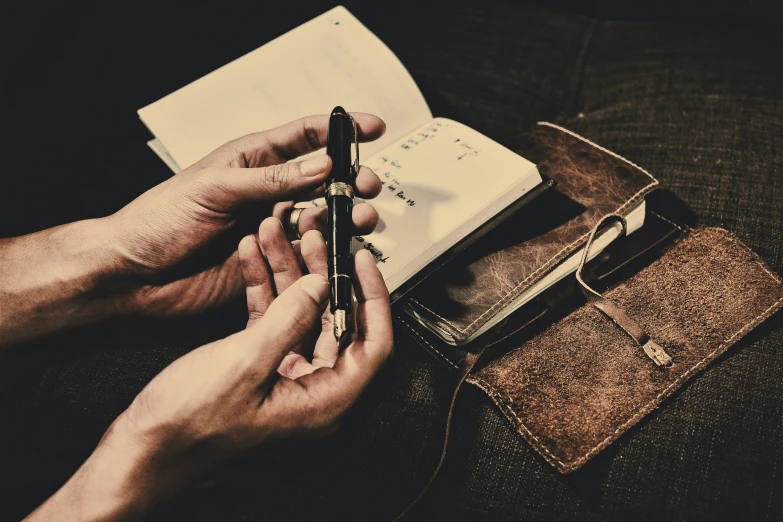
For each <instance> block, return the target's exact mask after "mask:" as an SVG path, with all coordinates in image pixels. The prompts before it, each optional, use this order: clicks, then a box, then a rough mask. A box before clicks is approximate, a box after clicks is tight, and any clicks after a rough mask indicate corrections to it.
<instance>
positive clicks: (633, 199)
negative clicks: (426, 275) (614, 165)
mask: <svg viewBox="0 0 783 522" xmlns="http://www.w3.org/2000/svg"><path fill="white" fill-rule="evenodd" d="M657 184H658V182H657V181H655V182H654V183H650V184H649V185H647V186H645V187H644V188H642V189H641V190H639V191H638V192H637V193H636V194H634V195H633V196H631V198H630V199H628V201H626V202H625V203H624V204H622V205H621V206H620V207H619V208H618V209H617V211H616V212H618V213H622V212H623V211H624V210H625V208H626V207H628V206H630V205H631V204H633V203H636V201H637V199H638V196H639V195H640V194H643V193H645V192H646V191H647V189H649V188H651V187H654V186H656V185H657ZM589 235H590V232H589V231H588V232H587V233H585V234H584V235H583V236H582V237H580V238H579V239H577V240H575V241H573V242H572V243H570V244H569V245H567V246H565V247H563V248H562V250H560V251H559V252H558V253H557V254H555V255H554V257H552V258H550V259H549V261H547V262H546V263H545V264H543V265H541V266H540V267H538V268H537V269H536V270H535V271H534V272H533V273H531V274H530V275H529V276H527V277H526V278H525V279H524V280H523V281H522V282H520V283H519V284H518V285H517V286H515V287H514V288H512V289H511V290H510V291H509V292H508V293H507V294H506V295H504V296H503V297H501V298H500V300H499V301H498V302H496V303H495V304H494V305H492V306H491V307H490V308H489V309H487V310H486V311H485V312H484V313H483V314H481V315H480V316H478V317H477V318H476V319H475V320H474V321H473V322H472V323H470V324H469V325H468V326H466V327H465V329H464V330H463V329H461V328H459V327H458V326H456V325H455V324H453V323H452V322H451V321H449V320H448V319H446V318H444V317H441V316H440V315H438V314H437V313H436V312H433V311H432V310H430V309H429V308H427V307H426V306H424V305H422V304H421V303H420V302H419V301H417V300H415V299H413V298H411V301H413V302H415V303H416V304H418V305H419V306H421V307H422V308H424V309H426V310H428V311H429V312H430V313H432V314H434V315H435V316H437V317H438V319H441V320H442V321H445V322H446V323H448V324H449V325H451V326H452V327H453V328H454V329H456V330H457V331H458V332H460V333H462V334H468V332H470V330H471V328H472V327H473V325H475V324H476V323H477V322H478V321H480V320H481V319H483V318H484V316H486V315H487V314H489V313H492V312H493V311H494V310H495V309H496V308H497V307H498V306H502V305H505V304H506V303H507V302H508V301H509V300H510V299H509V296H510V295H511V294H513V293H514V292H516V291H517V290H518V289H519V288H520V287H521V286H524V285H525V284H527V283H528V282H529V281H530V280H531V279H532V278H534V277H536V276H537V275H538V274H539V273H540V272H542V271H544V270H548V269H549V268H550V267H551V266H552V265H553V264H557V263H559V262H560V261H561V260H563V259H564V258H565V257H567V256H568V253H566V251H568V250H570V249H571V248H572V247H573V246H574V245H576V244H578V243H580V242H582V241H583V240H584V239H585V238H586V237H587V236H589Z"/></svg>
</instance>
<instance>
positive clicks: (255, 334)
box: [242, 274, 329, 378]
mask: <svg viewBox="0 0 783 522" xmlns="http://www.w3.org/2000/svg"><path fill="white" fill-rule="evenodd" d="M328 297H329V285H328V284H327V283H326V279H325V278H324V277H323V276H321V275H318V274H309V275H306V276H304V277H301V278H299V280H298V281H297V282H296V283H294V284H293V285H291V286H289V287H288V288H287V289H286V290H285V292H283V293H282V294H280V296H278V298H277V299H275V300H274V301H273V302H272V304H271V305H270V306H269V308H268V309H267V311H266V314H265V315H264V317H263V318H262V319H261V320H260V321H258V322H257V323H255V324H253V325H252V326H250V327H249V328H247V329H246V330H245V331H244V332H242V333H243V334H244V335H246V336H249V337H250V339H248V342H249V344H250V345H251V346H252V349H253V350H255V352H254V353H255V357H256V363H255V367H256V368H257V370H258V371H259V373H260V374H261V375H262V376H264V378H265V377H266V376H268V375H272V374H273V373H274V372H275V371H276V370H277V368H278V366H280V363H281V362H282V361H283V358H284V357H285V356H286V355H288V353H289V352H290V351H291V350H293V349H294V348H295V347H296V346H298V345H299V344H301V343H302V342H303V341H304V339H305V337H306V336H307V335H308V334H309V333H310V332H312V331H313V329H314V328H315V326H316V325H317V324H319V323H320V321H321V315H322V314H323V311H324V306H325V305H326V301H327V299H328Z"/></svg>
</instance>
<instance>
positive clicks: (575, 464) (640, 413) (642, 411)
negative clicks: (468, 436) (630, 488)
mask: <svg viewBox="0 0 783 522" xmlns="http://www.w3.org/2000/svg"><path fill="white" fill-rule="evenodd" d="M705 230H720V231H722V232H725V231H724V230H723V229H721V228H717V227H710V228H705V229H702V230H700V231H698V232H696V233H694V234H693V237H696V236H698V235H701V233H702V232H704V231H705ZM730 237H731V236H730ZM731 239H732V240H734V241H735V242H736V243H737V244H739V245H740V246H742V247H743V248H745V250H747V251H748V252H750V253H751V254H753V256H755V257H758V255H757V254H756V253H755V252H753V251H752V250H751V249H750V248H748V246H747V245H745V244H744V243H742V242H741V241H739V240H738V239H737V238H735V237H731ZM756 262H757V263H759V261H756ZM759 264H761V263H759ZM762 268H764V266H763V265H762ZM764 271H765V272H767V273H768V274H770V271H769V270H768V269H766V268H764ZM770 275H771V274H770ZM772 279H773V280H774V281H775V282H776V283H778V284H781V281H780V280H779V279H778V278H777V277H772ZM781 305H783V298H781V299H778V300H777V301H776V302H775V303H773V304H772V305H771V306H770V307H769V308H767V309H766V310H764V311H763V312H762V313H761V314H760V315H758V316H757V317H756V318H755V319H753V320H752V321H750V322H749V323H747V324H746V325H744V326H743V327H742V328H740V329H739V330H737V331H736V332H734V334H732V335H731V336H730V337H728V338H727V339H726V340H724V341H723V342H722V343H721V344H720V345H719V346H718V347H717V348H715V350H713V351H712V352H710V353H709V354H708V355H706V356H705V357H704V358H703V359H702V360H701V361H699V362H698V363H696V364H695V365H693V366H692V367H691V368H690V369H688V370H687V371H686V372H685V373H683V374H681V375H680V376H679V377H677V379H675V380H674V381H673V382H672V383H671V384H670V385H669V386H667V387H666V388H664V390H663V391H661V392H660V393H659V394H658V395H657V396H656V397H655V399H653V400H651V401H650V402H648V403H647V404H645V405H644V406H642V407H641V408H639V409H638V410H636V414H635V415H633V416H632V417H631V418H630V419H628V420H627V421H626V422H624V423H623V424H621V425H620V426H619V427H618V428H617V429H616V430H614V431H613V432H612V433H611V434H610V435H608V436H607V437H606V438H605V439H603V440H602V441H601V442H599V443H598V444H596V445H595V446H594V447H593V448H591V449H590V450H589V451H588V452H587V453H585V454H584V455H582V456H581V457H579V458H578V459H576V460H574V461H571V462H569V463H568V464H563V463H562V462H561V461H560V460H558V459H557V458H555V457H554V456H552V453H550V451H549V450H548V449H547V448H546V447H544V446H543V445H542V444H541V443H540V442H538V439H537V438H536V437H535V436H534V435H533V434H532V433H531V432H530V430H529V429H528V428H527V426H525V425H524V423H523V422H522V421H521V420H520V419H519V417H517V414H516V413H515V412H514V410H513V409H512V408H511V404H510V403H511V402H513V401H512V400H511V397H510V396H509V397H508V400H509V402H508V403H506V402H505V401H504V400H503V398H502V397H501V396H500V394H499V393H498V392H495V396H493V393H491V392H490V391H489V389H490V388H491V386H490V385H489V384H488V383H487V382H486V381H484V380H483V379H481V377H478V376H475V375H474V376H471V377H469V378H468V379H466V380H467V381H468V382H470V383H472V384H474V385H476V386H478V387H479V388H481V389H482V390H484V391H485V392H486V393H487V394H488V395H489V396H490V397H491V398H492V399H493V400H495V402H496V403H497V402H498V401H501V402H503V405H501V404H498V406H500V407H501V409H503V410H508V411H511V412H512V414H513V416H514V418H515V419H516V420H517V423H518V424H519V425H520V426H521V427H522V428H523V429H524V430H525V432H527V433H528V434H529V435H530V437H532V438H533V440H535V443H532V442H531V444H533V446H534V447H535V448H536V449H537V450H539V452H540V451H541V450H543V451H544V452H545V453H547V454H548V455H550V456H552V458H553V459H554V460H555V461H556V462H557V463H558V464H560V467H561V468H562V469H563V470H564V471H573V470H575V469H577V468H579V467H580V466H581V465H582V464H584V463H585V462H587V461H588V460H590V458H592V457H593V455H595V454H596V453H598V452H600V451H601V450H602V449H604V448H605V447H607V446H608V445H609V444H611V443H612V441H614V440H615V438H616V437H617V435H618V434H619V433H621V432H623V431H625V430H626V429H627V428H629V427H630V426H632V425H633V424H634V423H636V421H638V420H639V419H641V418H642V417H644V416H645V415H647V414H648V413H650V411H652V410H653V409H654V408H655V406H656V405H657V404H660V402H661V401H662V400H663V399H665V398H666V397H668V396H669V394H670V393H671V392H672V391H673V390H674V389H677V388H679V387H680V386H681V385H682V384H683V383H684V382H685V381H686V380H687V379H688V378H689V377H690V376H691V375H692V374H694V373H696V372H698V371H699V370H702V369H704V368H705V367H706V364H707V363H709V362H711V361H712V360H713V359H715V357H717V356H718V355H719V353H722V350H723V349H724V348H728V347H727V345H729V344H730V343H732V342H734V340H735V339H736V338H737V337H738V336H742V335H744V334H746V333H747V332H748V331H750V330H751V329H753V328H754V327H756V326H757V325H758V324H759V323H761V322H763V321H764V320H765V319H767V318H768V317H769V316H770V315H772V313H774V311H775V310H776V309H777V308H780V307H781ZM477 381H481V382H482V383H483V384H484V386H480V385H479V384H478V382H477ZM493 391H494V389H493ZM543 456H544V458H545V459H546V460H548V461H549V460H550V459H548V458H546V455H543ZM550 462H551V461H550Z"/></svg>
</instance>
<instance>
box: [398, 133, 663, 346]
mask: <svg viewBox="0 0 783 522" xmlns="http://www.w3.org/2000/svg"><path fill="white" fill-rule="evenodd" d="M520 150H521V153H522V155H523V156H525V157H526V158H528V159H530V160H531V161H533V162H535V163H536V165H537V166H538V169H539V171H540V172H541V173H542V174H543V175H544V176H547V177H549V178H552V179H553V180H555V181H556V182H557V185H556V186H555V187H554V188H552V189H550V190H548V191H547V192H546V193H544V194H542V195H541V196H539V197H538V198H536V199H535V201H533V202H532V203H531V204H530V205H528V206H527V208H525V209H523V210H524V212H523V215H524V216H525V218H524V219H523V218H522V217H519V216H517V217H516V218H514V219H510V220H507V221H506V222H504V223H503V225H501V226H499V227H498V228H496V229H495V230H493V231H492V232H491V233H489V234H487V235H486V236H485V237H482V238H481V239H480V240H478V241H476V242H475V243H474V244H473V245H472V246H471V248H470V250H469V251H466V252H465V253H464V254H463V255H462V256H460V257H459V258H457V259H454V260H452V261H450V262H449V263H448V264H445V265H443V266H441V267H440V268H439V269H438V270H437V271H436V272H435V273H432V274H431V275H429V277H428V278H427V279H426V280H425V281H424V282H423V283H421V284H420V285H418V286H417V287H416V288H415V289H414V290H413V291H412V292H410V293H409V294H408V295H407V296H406V298H405V307H406V308H408V309H409V310H408V311H409V312H415V314H416V315H418V316H419V317H420V318H422V320H423V321H424V322H428V323H431V325H435V326H436V327H437V328H436V329H438V328H439V329H441V330H445V331H447V332H448V333H449V334H450V335H451V336H452V337H453V338H454V339H456V340H457V342H464V341H465V340H466V339H468V338H469V337H470V336H471V334H473V333H474V332H476V331H477V330H479V329H480V328H481V327H482V326H484V324H486V322H487V321H489V320H490V319H491V318H492V317H493V316H494V315H495V314H496V313H497V312H498V311H500V310H501V309H503V308H504V307H505V306H506V305H507V304H508V303H509V302H510V301H512V300H513V299H514V298H516V297H517V296H519V295H520V294H521V293H522V292H524V291H525V290H527V288H528V287H530V286H531V285H532V284H533V283H535V282H536V281H537V280H538V279H539V278H541V277H543V275H545V274H546V273H547V272H548V271H549V270H551V269H552V268H553V267H554V266H555V265H557V264H558V263H559V262H561V261H562V260H563V259H565V258H566V257H568V256H569V255H571V254H572V253H573V252H575V251H576V250H578V249H579V248H580V247H581V246H582V245H583V244H584V243H585V241H586V240H587V236H588V234H589V232H590V230H591V229H592V228H593V227H594V226H595V224H596V223H597V222H598V220H599V219H600V218H601V217H602V216H604V215H606V214H611V213H624V212H626V211H628V210H629V209H631V208H633V206H635V205H636V204H638V203H639V202H641V201H642V199H644V197H645V195H646V194H647V193H649V192H650V191H651V190H653V189H655V188H656V187H657V185H658V182H657V181H656V180H655V179H654V178H653V177H652V176H651V175H650V174H649V173H647V172H646V171H644V170H643V169H641V168H640V167H638V166H637V165H635V164H633V163H631V162H630V161H628V160H626V159H624V158H621V157H620V156H618V155H616V154H614V153H613V152H610V151H608V150H606V149H604V148H602V147H600V146H598V145H596V144H595V143H592V142H591V141H589V140H586V139H584V138H582V137H581V136H578V135H576V134H574V133H572V132H570V131H568V130H566V129H563V128H561V127H558V126H556V125H553V124H550V123H539V124H538V125H537V126H536V127H535V128H534V130H533V131H532V132H531V133H530V134H529V137H528V141H527V142H526V143H525V144H523V146H522V147H520ZM409 320H410V319H409Z"/></svg>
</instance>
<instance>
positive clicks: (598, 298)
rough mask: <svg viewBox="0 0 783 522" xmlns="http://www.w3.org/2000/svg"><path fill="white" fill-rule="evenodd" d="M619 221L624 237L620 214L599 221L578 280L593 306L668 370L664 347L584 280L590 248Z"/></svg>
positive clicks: (624, 230) (577, 271)
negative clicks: (583, 274) (599, 235)
mask: <svg viewBox="0 0 783 522" xmlns="http://www.w3.org/2000/svg"><path fill="white" fill-rule="evenodd" d="M617 221H619V222H620V223H622V225H623V229H622V233H621V234H620V235H619V236H618V237H622V236H624V235H625V234H626V233H627V230H628V223H627V222H626V221H625V217H623V216H621V215H620V214H607V215H606V216H604V217H603V218H601V220H600V221H598V223H597V224H596V225H595V227H593V230H592V231H591V232H590V237H589V238H588V239H587V243H586V244H585V249H584V251H583V252H582V259H581V260H580V261H579V267H578V268H577V269H576V280H577V281H579V285H580V286H581V289H582V293H584V294H585V296H586V297H587V299H588V300H589V301H590V302H591V303H592V304H593V306H595V307H596V308H597V309H598V310H600V311H601V312H603V314H604V315H606V316H607V317H609V318H610V319H611V320H612V321H613V322H614V323H615V324H616V325H617V326H619V327H620V328H621V329H622V330H623V331H624V332H625V333H627V334H628V336H629V337H631V339H633V340H634V341H635V342H636V344H638V345H639V346H641V347H642V350H644V353H645V354H647V356H648V357H649V358H650V359H652V360H653V362H654V363H655V364H656V365H658V366H663V367H665V368H668V367H669V366H671V365H672V359H671V357H669V355H668V354H667V353H666V351H665V350H664V349H663V347H661V346H660V345H659V344H657V343H655V342H654V341H652V340H651V339H650V336H649V335H647V332H645V331H644V329H643V328H642V327H641V326H640V325H639V323H637V322H636V321H634V320H633V319H632V318H631V316H629V315H628V314H627V313H625V311H623V310H622V309H621V308H620V307H619V306H617V305H616V304H615V303H614V302H612V301H610V300H609V299H607V298H605V297H604V296H602V295H601V294H599V293H598V292H596V291H595V290H593V289H592V288H591V287H590V286H589V285H588V284H587V283H585V281H584V279H583V278H582V270H583V269H584V266H585V263H586V262H587V256H588V251H589V250H590V247H591V246H592V244H593V241H594V240H595V237H596V235H597V233H598V231H599V230H600V229H601V227H603V226H604V225H605V224H608V223H610V222H617Z"/></svg>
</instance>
